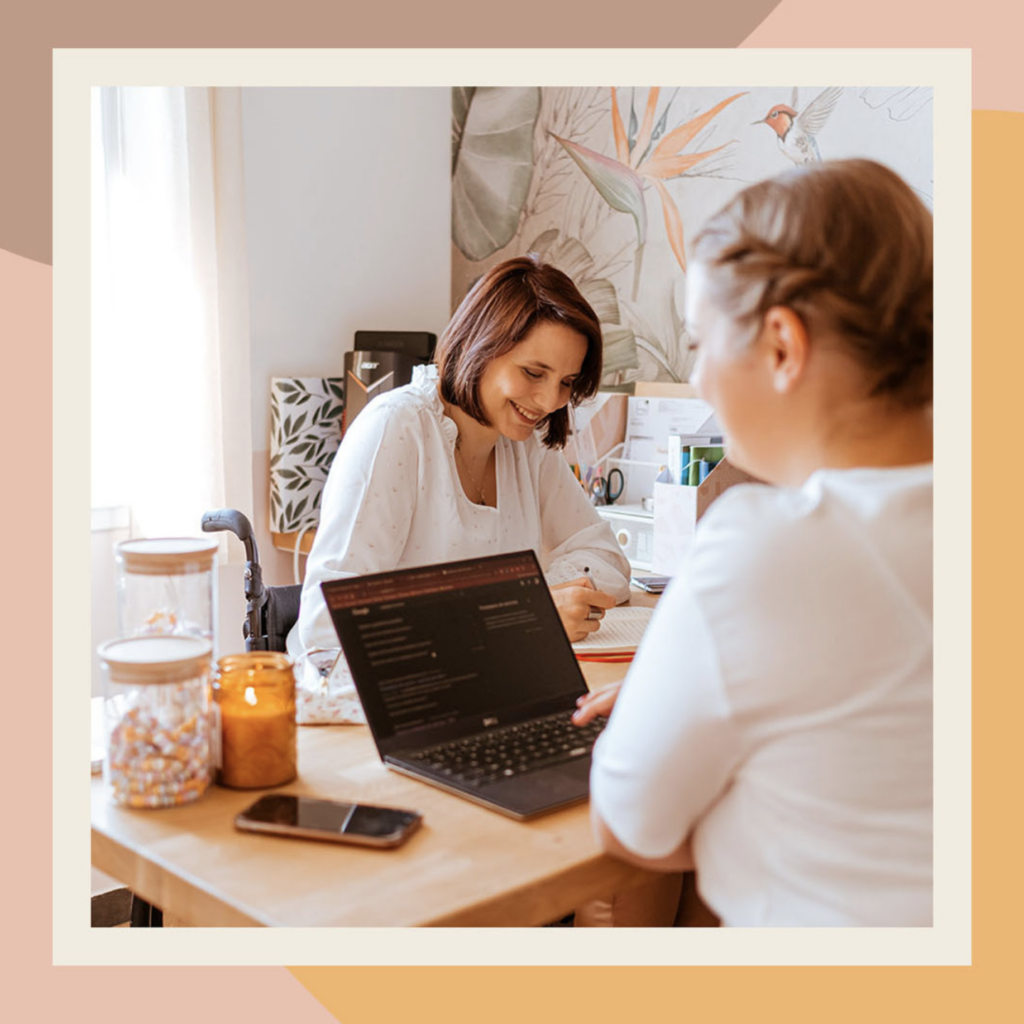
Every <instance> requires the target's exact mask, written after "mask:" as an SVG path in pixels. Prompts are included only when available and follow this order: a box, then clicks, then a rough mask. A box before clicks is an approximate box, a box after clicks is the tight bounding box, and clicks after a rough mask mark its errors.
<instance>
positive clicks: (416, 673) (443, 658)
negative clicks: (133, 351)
mask: <svg viewBox="0 0 1024 1024" xmlns="http://www.w3.org/2000/svg"><path fill="white" fill-rule="evenodd" d="M323 591H324V596H325V597H326V600H327V605H328V608H330V610H331V617H332V619H333V621H334V625H335V628H336V630H337V632H338V636H339V638H340V640H341V643H342V646H343V648H344V651H345V657H346V659H347V660H348V663H349V667H350V668H351V670H352V675H353V677H354V679H355V681H356V684H357V687H358V689H359V694H360V698H361V699H362V702H363V707H364V709H365V711H366V714H367V717H368V718H369V720H370V721H371V723H372V724H373V730H374V734H375V735H376V736H377V738H378V740H381V739H387V738H390V737H396V736H399V735H402V734H406V733H412V732H414V731H418V730H421V729H426V728H429V727H431V726H438V725H444V724H447V723H452V722H456V721H459V720H461V719H465V718H472V717H473V716H486V717H488V718H489V721H488V723H487V724H494V725H497V724H505V721H504V720H503V718H502V713H503V712H511V710H512V709H513V708H516V709H519V708H522V707H524V706H528V705H529V704H530V703H531V702H533V701H538V702H539V701H544V700H546V699H550V698H552V697H558V696H559V695H561V694H565V695H570V696H573V697H575V696H576V695H578V694H580V693H583V692H584V691H585V689H586V687H585V684H584V683H583V680H582V676H581V675H580V672H579V668H578V666H577V664H576V660H575V657H574V655H573V653H572V649H571V647H570V646H569V643H568V640H567V639H566V636H565V633H564V631H563V630H562V628H561V623H560V621H559V619H558V613H557V611H556V610H555V608H554V605H553V603H552V600H551V595H550V594H549V592H548V590H547V587H546V585H545V583H544V578H543V576H542V575H541V572H540V568H539V566H538V564H537V561H536V559H535V557H534V556H533V554H532V553H531V552H524V553H519V554H514V555H501V556H495V557H491V558H483V559H474V560H472V561H466V562H457V563H450V564H448V565H445V566H433V567H428V568H424V569H406V570H401V571H398V572H394V573H381V574H377V575H374V576H362V577H354V578H351V579H347V580H338V581H334V582H330V583H326V584H324V585H323ZM364 681H372V685H370V686H368V685H365V684H364ZM509 720H513V719H511V718H510V719H509Z"/></svg>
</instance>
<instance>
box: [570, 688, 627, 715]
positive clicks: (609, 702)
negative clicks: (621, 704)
mask: <svg viewBox="0 0 1024 1024" xmlns="http://www.w3.org/2000/svg"><path fill="white" fill-rule="evenodd" d="M621 688H622V680H621V679H620V680H619V681H618V682H617V683H612V684H611V685H610V686H604V687H602V688H601V689H600V690H594V692H593V693H587V694H584V695H583V696H582V697H580V699H579V700H578V701H576V705H577V706H576V710H575V711H574V712H573V713H572V720H573V723H574V724H575V725H586V724H587V722H589V721H590V720H591V719H593V718H597V716H598V715H603V716H604V717H605V718H607V717H608V716H609V715H610V714H611V713H612V708H613V707H615V701H616V700H617V699H618V696H619V690H620V689H621Z"/></svg>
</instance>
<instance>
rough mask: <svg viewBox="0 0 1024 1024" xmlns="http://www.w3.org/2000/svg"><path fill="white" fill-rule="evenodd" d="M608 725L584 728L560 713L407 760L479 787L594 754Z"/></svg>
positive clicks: (596, 721) (454, 742)
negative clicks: (595, 747) (595, 744)
mask: <svg viewBox="0 0 1024 1024" xmlns="http://www.w3.org/2000/svg"><path fill="white" fill-rule="evenodd" d="M607 721H608V720H607V719H605V718H594V719H592V720H591V721H589V722H588V723H587V724H586V725H584V726H578V725H573V723H572V720H571V718H570V713H569V712H566V711H560V712H558V713H557V714H554V715H549V716H548V717H546V718H537V719H534V720H532V721H530V722H522V723H520V724H518V725H508V726H505V727H504V728H502V729H489V730H488V731H487V732H486V733H479V734H477V735H476V736H468V737H466V738H465V739H460V740H451V741H450V742H448V743H439V744H438V745H437V746H434V747H428V748H427V749H425V750H420V751H418V752H417V753H415V754H413V755H411V756H409V757H407V758H404V760H408V761H410V762H412V763H413V764H416V765H420V766H422V767H424V768H428V769H429V770H430V771H432V772H435V773H437V774H438V775H442V776H446V777H448V778H451V779H453V780H458V781H461V782H464V783H466V784H467V785H470V786H480V785H484V784H485V783H488V782H495V781H497V780H498V779H507V778H512V777H514V776H516V775H523V774H525V773H526V772H532V771H536V770H537V769H538V768H547V767H549V766H551V765H554V764H560V763H561V762H563V761H572V760H575V759H576V758H577V757H583V756H584V755H586V754H589V753H590V751H591V749H592V748H593V746H594V741H595V740H596V739H597V737H598V736H599V735H600V733H601V730H602V729H603V728H604V727H605V725H606V724H607Z"/></svg>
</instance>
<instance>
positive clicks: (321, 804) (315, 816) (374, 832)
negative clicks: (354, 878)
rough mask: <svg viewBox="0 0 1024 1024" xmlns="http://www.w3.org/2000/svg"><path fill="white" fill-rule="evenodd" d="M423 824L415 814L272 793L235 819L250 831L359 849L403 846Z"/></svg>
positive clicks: (394, 808) (238, 825)
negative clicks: (333, 843)
mask: <svg viewBox="0 0 1024 1024" xmlns="http://www.w3.org/2000/svg"><path fill="white" fill-rule="evenodd" d="M422 823H423V816H422V815H421V814H419V813H417V812H416V811H406V810H402V809H400V808H397V807H375V806H373V805H372V804H348V803H341V802H340V801H337V800H320V799H318V798H316V797H311V796H292V795H289V794H286V793H269V794H267V795H266V796H262V797H260V799H259V800H257V801H256V803H254V804H253V805H252V807H249V808H247V809H246V810H244V811H242V813H241V814H238V815H236V816H235V827H236V828H240V829H243V830H245V831H247V832H267V833H270V834H272V835H281V836H296V837H298V838H300V839H325V840H328V841H330V842H335V843H357V844H359V845H360V846H400V845H401V844H402V843H404V842H405V841H406V840H407V839H408V838H409V836H411V835H412V834H413V832H415V831H416V829H418V828H419V827H420V825H421V824H422Z"/></svg>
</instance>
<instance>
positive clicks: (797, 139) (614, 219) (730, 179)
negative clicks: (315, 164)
mask: <svg viewBox="0 0 1024 1024" xmlns="http://www.w3.org/2000/svg"><path fill="white" fill-rule="evenodd" d="M852 156H862V157H870V158H871V159H875V160H878V161H880V162H882V163H885V164H887V165H889V166H890V167H892V168H893V169H894V170H895V171H897V172H898V173H899V174H901V175H902V176H903V178H904V179H906V181H907V182H908V183H909V184H910V185H911V186H912V187H913V188H914V189H915V190H916V191H917V192H918V194H919V195H920V196H921V198H922V199H923V200H924V201H925V203H926V204H927V205H928V206H929V207H931V205H932V94H931V90H930V89H927V88H915V87H903V88H896V87H894V88H880V87H871V88H855V87H849V86H847V87H839V86H829V85H823V86H799V87H792V88H775V87H772V88H765V87H758V88H750V89H747V88H743V87H736V88H718V87H713V88H712V87H707V88H705V87H701V88H695V87H677V88H666V87H642V88H641V87H617V88H580V87H573V88H541V87H537V86H528V87H504V88H484V87H480V88H474V87H459V88H455V89H453V90H452V297H451V298H452V309H453V310H454V308H455V306H457V305H458V303H459V302H460V301H461V299H462V297H463V296H464V295H465V293H466V291H467V290H468V289H469V288H470V287H471V286H472V284H473V282H474V281H475V280H476V279H477V278H478V277H479V276H480V275H481V274H482V273H483V272H484V271H486V270H487V269H488V268H489V267H491V266H492V265H493V264H495V263H498V262H500V261H501V260H503V259H507V258H509V257H511V256H516V255H521V254H522V253H525V252H531V251H532V252H537V253H539V254H540V255H541V256H542V257H543V258H544V259H546V260H547V261H549V262H551V263H554V264H555V265H556V266H558V267H560V268H561V269H562V270H564V271H565V272H566V273H567V274H569V276H570V277H572V278H573V280H574V281H575V282H576V284H577V285H578V286H579V288H580V290H581V291H582V292H583V294H584V295H585V296H586V297H587V299H588V300H589V302H590V304H591V305H592V306H593V307H594V310H595V311H596V312H597V314H598V316H599V317H600V319H601V323H602V329H603V335H604V345H605V352H604V364H605V375H604V380H603V382H602V386H603V387H604V388H606V389H621V390H630V389H631V388H632V384H633V382H635V381H637V380H665V381H685V380H687V379H688V377H689V372H690V366H691V362H692V359H693V355H692V353H691V351H690V349H689V345H688V341H687V338H686V333H685V327H684V317H685V309H684V303H685V282H686V240H687V238H688V237H691V236H692V235H693V234H694V233H695V232H696V231H697V230H699V228H700V226H701V224H702V223H703V221H704V220H705V219H706V218H707V217H708V216H709V215H710V214H712V213H714V212H715V211H716V210H717V209H718V208H719V207H720V206H722V205H723V204H724V203H725V202H726V201H727V200H728V199H729V198H730V197H731V196H732V195H733V194H734V193H735V192H737V191H738V190H740V189H741V188H743V187H744V186H745V185H747V184H750V183H752V182H754V181H758V180H760V179H762V178H769V177H773V176H774V175H776V174H779V173H781V172H782V171H784V170H786V169H787V168H790V167H792V166H794V165H795V164H802V163H807V162H810V161H815V160H823V159H834V158H841V157H852Z"/></svg>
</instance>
